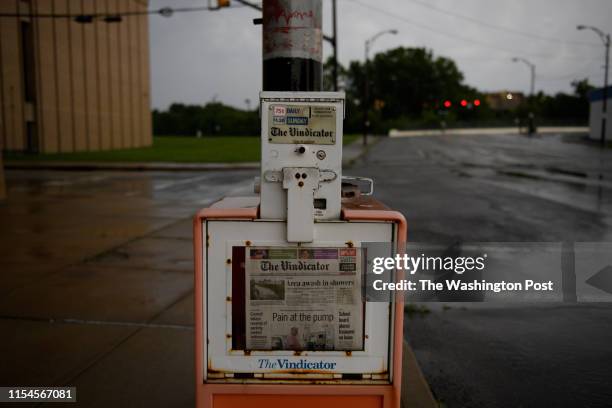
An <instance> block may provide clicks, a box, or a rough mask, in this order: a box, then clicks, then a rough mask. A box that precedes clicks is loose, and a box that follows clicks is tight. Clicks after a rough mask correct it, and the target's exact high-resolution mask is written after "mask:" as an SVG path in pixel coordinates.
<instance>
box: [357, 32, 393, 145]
mask: <svg viewBox="0 0 612 408" xmlns="http://www.w3.org/2000/svg"><path fill="white" fill-rule="evenodd" d="M384 34H393V35H395V34H397V30H395V29H392V30H384V31H381V32H378V33H376V34H375V35H373V36H372V37H370V38H369V39H367V40H366V42H365V63H364V67H363V76H364V78H363V101H362V107H363V145H364V146H367V144H368V131H369V129H370V119H369V113H370V84H369V82H370V47H371V46H372V43H373V42H374V41H376V39H378V37H380V36H381V35H384Z"/></svg>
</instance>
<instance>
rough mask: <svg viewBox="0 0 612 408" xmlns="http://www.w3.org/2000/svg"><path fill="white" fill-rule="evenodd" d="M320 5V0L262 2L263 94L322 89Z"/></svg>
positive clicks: (267, 0)
mask: <svg viewBox="0 0 612 408" xmlns="http://www.w3.org/2000/svg"><path fill="white" fill-rule="evenodd" d="M321 5H322V0H274V1H271V0H264V2H263V90H264V91H291V92H299V91H311V92H313V91H321V90H322V73H323V71H322V68H323V65H322V31H321V25H322V18H321V12H322V10H321ZM286 16H299V17H296V18H287V17H286ZM286 44H291V47H287V46H286Z"/></svg>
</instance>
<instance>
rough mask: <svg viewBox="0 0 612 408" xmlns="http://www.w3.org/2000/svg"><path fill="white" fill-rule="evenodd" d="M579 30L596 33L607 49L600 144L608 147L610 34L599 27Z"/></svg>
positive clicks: (578, 28) (586, 27) (582, 27)
mask: <svg viewBox="0 0 612 408" xmlns="http://www.w3.org/2000/svg"><path fill="white" fill-rule="evenodd" d="M576 29H577V30H591V31H594V32H595V33H596V34H597V35H598V36H599V38H601V41H603V44H604V47H605V49H606V53H605V61H604V70H605V71H604V86H603V95H602V96H603V101H602V104H601V137H600V143H601V147H604V146H605V145H606V113H607V111H608V70H609V65H610V34H606V33H604V32H603V31H602V30H600V29H599V28H597V27H593V26H585V25H579V26H577V27H576Z"/></svg>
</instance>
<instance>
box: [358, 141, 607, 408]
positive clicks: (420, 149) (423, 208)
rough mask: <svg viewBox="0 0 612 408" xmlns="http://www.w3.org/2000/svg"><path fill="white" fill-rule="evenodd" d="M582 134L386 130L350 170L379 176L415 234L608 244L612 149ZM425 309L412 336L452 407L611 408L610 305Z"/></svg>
mask: <svg viewBox="0 0 612 408" xmlns="http://www.w3.org/2000/svg"><path fill="white" fill-rule="evenodd" d="M574 139H575V138H572V137H569V136H565V137H560V136H545V137H538V138H532V139H529V138H526V137H522V136H437V137H413V138H403V139H385V140H383V141H382V142H381V143H379V144H377V145H376V146H374V148H373V149H372V150H371V151H370V152H369V154H368V155H367V156H366V157H365V158H364V159H363V160H362V161H361V162H359V163H357V164H356V165H355V166H354V168H353V169H350V170H349V171H347V172H346V173H351V174H354V175H364V176H368V177H373V178H374V179H375V181H376V185H375V192H376V193H375V194H376V196H377V198H379V199H381V200H382V201H384V202H385V203H387V204H388V205H390V206H392V207H393V208H395V209H398V210H400V211H402V212H403V213H404V214H405V215H406V218H407V220H408V225H409V229H408V235H409V241H413V242H415V241H416V242H436V243H442V244H451V243H453V242H455V241H457V240H459V241H462V242H469V241H472V242H509V241H519V242H537V241H547V242H558V241H588V242H591V241H595V242H598V241H611V240H612V150H610V149H608V150H607V151H605V152H602V151H600V150H599V149H598V148H597V147H596V146H592V145H584V144H579V143H571V141H574ZM568 141H570V142H568ZM426 308H427V311H428V312H425V313H418V312H417V313H407V315H406V318H407V320H406V328H405V335H406V338H407V339H408V341H409V342H410V344H411V345H412V347H413V348H414V351H415V354H416V356H417V359H418V361H419V363H420V365H421V367H422V369H423V371H424V374H425V376H426V378H427V380H428V382H429V383H430V385H431V388H432V390H433V392H434V394H435V396H436V398H437V399H438V400H439V401H441V402H442V403H443V404H444V406H448V407H541V406H554V407H579V406H580V407H587V406H588V407H604V406H610V401H612V387H610V384H611V383H612V364H611V363H610V362H612V347H611V346H610V345H611V344H612V306H610V305H609V304H577V305H572V304H531V305H520V304H518V305H517V304H514V305H500V304H486V303H484V304H483V303H481V304H474V303H464V304H459V303H453V304H447V305H446V307H443V305H441V304H433V303H432V304H427V305H426ZM408 375H409V374H408Z"/></svg>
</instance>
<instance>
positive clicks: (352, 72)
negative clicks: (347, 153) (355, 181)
mask: <svg viewBox="0 0 612 408" xmlns="http://www.w3.org/2000/svg"><path fill="white" fill-rule="evenodd" d="M338 72H339V82H340V86H341V89H344V90H345V92H346V120H345V123H344V128H345V132H346V133H358V132H361V131H362V129H363V120H364V111H363V107H364V102H363V96H364V85H365V78H366V73H367V78H368V79H369V81H368V85H369V95H370V98H369V103H368V104H367V105H368V106H370V109H368V121H369V123H370V130H371V131H372V132H374V133H386V132H388V131H389V129H415V128H436V127H440V126H448V127H460V126H479V125H481V126H490V125H510V124H513V123H516V122H517V121H521V120H524V119H525V118H526V116H527V115H528V113H529V112H532V113H534V115H535V117H536V122H538V123H541V124H545V123H559V124H573V125H574V124H576V125H578V124H586V123H587V122H588V115H589V102H588V93H589V92H590V91H591V90H592V89H593V87H592V86H591V85H590V84H589V83H588V81H587V80H586V79H583V80H575V81H574V82H572V85H573V88H574V92H573V93H572V94H567V93H557V94H555V95H546V94H544V93H542V92H540V93H538V94H536V95H534V96H531V97H528V98H526V99H525V101H524V102H523V103H522V104H521V105H520V106H518V107H517V108H516V109H512V110H494V109H492V108H491V106H489V105H488V103H487V98H486V95H485V94H483V93H482V92H480V91H478V90H477V89H475V88H473V87H470V86H468V85H467V84H465V83H464V76H463V73H462V72H461V71H460V70H459V68H458V67H457V64H456V63H455V62H454V61H453V60H451V59H449V58H446V57H443V56H435V55H434V54H433V52H432V51H431V50H428V49H425V48H406V47H398V48H395V49H391V50H388V51H385V52H381V53H378V54H376V55H375V56H374V58H373V59H371V60H370V61H369V63H368V65H366V64H365V63H364V62H362V61H352V62H350V63H349V64H348V66H346V67H345V66H339V70H338ZM323 86H324V89H325V90H332V88H333V86H332V62H331V59H329V60H328V61H327V62H326V63H325V64H324V66H323ZM447 100H448V101H452V102H453V104H452V106H451V107H445V106H444V101H447ZM461 100H465V101H469V104H467V105H466V106H461V105H459V103H458V102H459V101H461ZM476 100H477V101H478V106H475V105H474V103H473V102H474V101H476ZM153 127H154V132H155V134H156V135H194V136H195V135H197V134H202V135H206V136H215V135H237V136H238V135H253V136H255V135H258V134H259V132H260V130H259V127H260V120H259V115H258V112H257V110H243V109H238V108H234V107H231V106H227V105H224V104H222V103H219V102H209V103H207V104H206V105H204V106H200V105H185V104H180V103H175V104H172V105H171V106H170V107H169V108H168V109H167V110H165V111H159V110H154V111H153Z"/></svg>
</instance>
